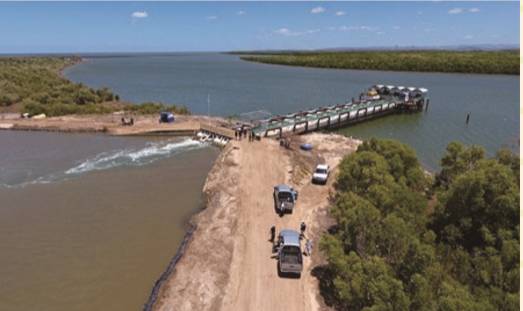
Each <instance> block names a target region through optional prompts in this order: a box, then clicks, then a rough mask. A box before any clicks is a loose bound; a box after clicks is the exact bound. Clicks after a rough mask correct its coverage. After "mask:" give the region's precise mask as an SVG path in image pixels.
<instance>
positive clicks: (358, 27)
mask: <svg viewBox="0 0 523 311" xmlns="http://www.w3.org/2000/svg"><path fill="white" fill-rule="evenodd" d="M349 29H350V30H376V29H378V28H377V27H369V26H351V27H349Z"/></svg>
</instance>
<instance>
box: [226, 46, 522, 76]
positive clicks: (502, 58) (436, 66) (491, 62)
mask: <svg viewBox="0 0 523 311" xmlns="http://www.w3.org/2000/svg"><path fill="white" fill-rule="evenodd" d="M232 54H244V55H252V56H242V57H241V59H242V60H245V61H254V62H260V63H266V64H277V65H287V66H302V67H315V68H332V69H357V70H381V71H419V72H446V73H470V74H507V75H519V59H520V56H519V50H505V51H429V50H427V51H419V50H405V51H343V52H302V51H300V52H232Z"/></svg>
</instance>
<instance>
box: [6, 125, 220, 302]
mask: <svg viewBox="0 0 523 311" xmlns="http://www.w3.org/2000/svg"><path fill="white" fill-rule="evenodd" d="M0 146H2V148H0V249H1V252H0V310H41V311H45V310H52V311H61V310H68V311H80V310H141V309H142V308H143V305H144V304H145V302H146V301H147V299H148V297H149V294H150V292H151V290H152V287H153V285H154V282H155V281H156V280H157V279H158V277H159V276H160V275H161V273H162V272H163V271H164V270H165V268H166V267H167V265H168V264H169V262H170V260H171V259H172V257H173V256H174V255H175V254H176V252H177V250H178V247H179V246H180V243H181V241H182V239H183V236H184V234H185V232H186V230H187V228H188V226H187V220H188V219H189V218H190V216H191V215H192V214H193V213H195V212H197V211H198V209H199V208H200V204H201V192H202V188H203V185H204V182H205V178H206V176H207V173H208V172H209V170H210V169H211V167H212V165H213V163H214V161H215V159H216V157H217V155H218V153H219V152H220V150H219V149H217V148H215V147H209V146H200V145H198V144H194V143H193V142H190V141H188V140H187V138H147V139H145V138H115V137H106V136H103V135H72V134H59V133H41V132H39V133H36V132H12V131H2V132H0Z"/></svg>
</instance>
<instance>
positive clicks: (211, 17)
mask: <svg viewBox="0 0 523 311" xmlns="http://www.w3.org/2000/svg"><path fill="white" fill-rule="evenodd" d="M205 19H208V20H210V21H214V20H217V19H218V16H216V15H209V16H207V17H205Z"/></svg>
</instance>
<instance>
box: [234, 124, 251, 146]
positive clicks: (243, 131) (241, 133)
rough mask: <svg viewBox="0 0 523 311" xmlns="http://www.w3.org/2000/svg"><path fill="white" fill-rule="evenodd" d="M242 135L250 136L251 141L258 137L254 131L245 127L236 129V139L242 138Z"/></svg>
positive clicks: (244, 136)
mask: <svg viewBox="0 0 523 311" xmlns="http://www.w3.org/2000/svg"><path fill="white" fill-rule="evenodd" d="M242 136H243V138H247V137H248V138H249V142H251V141H254V139H255V138H256V136H255V135H254V132H252V131H251V132H248V131H247V130H246V129H244V128H243V127H242V128H241V129H240V130H236V131H234V139H236V140H242Z"/></svg>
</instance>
